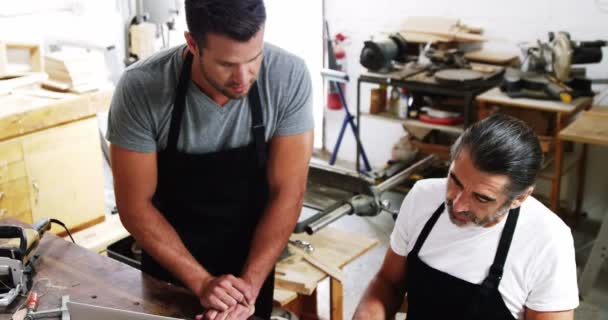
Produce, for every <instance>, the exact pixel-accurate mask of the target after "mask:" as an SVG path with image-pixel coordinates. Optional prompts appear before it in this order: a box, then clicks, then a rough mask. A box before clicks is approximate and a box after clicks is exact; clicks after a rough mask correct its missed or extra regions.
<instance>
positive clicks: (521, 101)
mask: <svg viewBox="0 0 608 320" xmlns="http://www.w3.org/2000/svg"><path fill="white" fill-rule="evenodd" d="M475 99H476V100H477V101H479V102H485V103H488V104H490V105H491V104H492V103H496V104H499V105H504V106H509V107H516V108H525V109H536V110H541V111H549V112H559V113H562V114H571V113H573V112H576V111H578V110H581V109H582V108H583V107H585V106H587V105H589V104H591V102H592V101H593V98H592V97H579V98H577V99H575V100H574V101H572V102H571V103H563V102H561V101H553V100H540V99H531V98H518V99H514V98H510V97H509V96H507V95H506V94H505V93H503V92H502V91H500V89H499V88H492V89H490V90H488V91H486V92H484V93H482V94H481V95H478V96H477V97H476V98H475Z"/></svg>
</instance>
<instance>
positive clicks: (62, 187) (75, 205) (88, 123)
mask: <svg viewBox="0 0 608 320" xmlns="http://www.w3.org/2000/svg"><path fill="white" fill-rule="evenodd" d="M111 97H112V89H111V88H108V89H105V90H100V91H96V92H91V93H87V94H82V95H76V94H66V93H58V92H53V91H47V90H43V89H40V88H39V87H36V86H34V87H23V88H18V89H14V90H12V91H11V93H10V94H8V95H0V218H6V217H12V218H16V219H18V220H20V221H23V222H25V223H32V222H34V221H36V220H38V219H39V218H42V217H49V218H57V219H59V220H62V221H63V222H65V223H66V224H67V226H68V227H69V228H70V229H71V230H78V229H83V228H86V227H87V226H90V225H93V224H96V223H99V222H101V221H103V219H104V216H105V204H104V191H103V181H104V180H103V158H102V154H101V146H100V134H99V128H98V124H97V117H96V114H97V113H99V112H102V111H106V110H108V108H109V106H110V100H111ZM61 231H63V230H61V229H58V228H56V227H54V229H53V232H61Z"/></svg>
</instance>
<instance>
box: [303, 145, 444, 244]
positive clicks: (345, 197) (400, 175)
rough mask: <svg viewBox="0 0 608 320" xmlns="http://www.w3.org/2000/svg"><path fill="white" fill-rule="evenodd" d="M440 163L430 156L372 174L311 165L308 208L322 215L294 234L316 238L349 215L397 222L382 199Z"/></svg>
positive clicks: (318, 215) (395, 164)
mask: <svg viewBox="0 0 608 320" xmlns="http://www.w3.org/2000/svg"><path fill="white" fill-rule="evenodd" d="M438 161H439V159H438V158H437V157H436V156H435V155H429V156H425V157H423V158H422V159H420V160H418V161H416V162H414V163H413V164H408V163H403V162H397V163H394V164H392V165H391V166H389V167H387V168H386V169H384V170H380V171H375V172H372V173H370V174H359V173H356V172H352V171H349V170H345V169H341V168H337V167H331V166H327V165H325V164H322V163H311V165H310V169H309V173H308V186H307V191H306V195H305V199H304V206H305V207H307V208H311V209H314V210H318V212H317V213H315V214H313V215H312V216H310V217H308V218H306V219H304V220H302V221H300V222H298V224H297V225H296V228H295V231H294V232H295V233H302V232H306V233H308V234H313V233H315V232H317V231H319V230H320V229H322V228H324V227H326V226H328V225H329V224H331V223H332V222H334V221H336V220H338V219H340V218H341V217H344V216H346V215H357V216H362V217H371V216H377V215H378V214H380V213H381V212H383V211H386V212H388V213H390V214H392V215H393V217H395V218H396V216H397V212H396V211H395V210H393V209H392V208H391V206H390V202H389V201H386V200H383V199H382V195H383V194H384V193H385V192H387V191H389V190H391V189H393V188H394V187H396V186H398V185H400V184H403V183H404V182H405V181H406V180H407V179H409V178H410V177H411V176H412V175H413V174H415V173H419V172H422V171H423V170H425V169H428V168H429V167H431V166H433V165H434V164H437V163H438Z"/></svg>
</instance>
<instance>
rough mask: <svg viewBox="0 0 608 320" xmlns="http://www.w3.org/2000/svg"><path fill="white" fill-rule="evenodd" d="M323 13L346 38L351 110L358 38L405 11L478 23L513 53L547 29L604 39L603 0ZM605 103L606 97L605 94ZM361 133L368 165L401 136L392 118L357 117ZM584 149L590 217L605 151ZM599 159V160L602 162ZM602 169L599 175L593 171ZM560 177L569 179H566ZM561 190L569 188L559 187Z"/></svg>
mask: <svg viewBox="0 0 608 320" xmlns="http://www.w3.org/2000/svg"><path fill="white" fill-rule="evenodd" d="M325 9H326V11H325V12H326V17H327V19H328V21H329V23H330V28H331V32H332V33H333V34H335V33H337V32H342V33H345V34H346V35H347V36H349V37H350V39H351V43H350V45H349V46H348V47H347V57H348V62H347V65H348V69H349V70H348V73H349V75H350V76H351V79H352V80H351V83H350V84H349V85H348V87H347V101H348V104H349V107H350V109H351V110H352V111H353V112H354V110H355V107H356V105H355V103H356V79H357V76H358V75H359V74H360V73H362V72H364V71H365V70H364V68H363V67H362V66H361V65H360V64H359V61H358V59H359V53H360V52H361V48H362V47H363V41H365V40H367V39H369V38H370V36H372V35H376V34H378V33H382V32H388V33H390V32H395V31H397V30H398V27H399V24H400V23H401V22H402V21H403V20H404V19H406V18H407V17H408V16H447V17H455V18H460V19H462V21H463V22H464V23H466V24H469V25H475V26H480V27H483V28H484V30H485V35H486V36H487V37H489V38H491V41H490V42H489V43H487V44H486V45H487V46H488V47H492V48H497V49H502V50H507V51H511V52H516V53H517V52H519V50H518V48H517V47H516V44H517V43H518V42H521V41H533V40H535V39H538V38H540V39H543V40H546V39H547V33H548V32H549V31H560V30H566V31H569V32H570V33H571V34H572V36H573V38H574V39H578V40H596V39H608V1H607V0H582V1H574V0H535V1H529V0H511V1H502V0H501V1H498V0H486V1H475V0H461V1H447V0H425V1H396V0H375V1H365V0H350V1H344V0H326V1H325ZM604 56H605V58H604V61H603V62H602V64H601V65H591V66H590V67H589V68H588V72H589V75H590V76H591V77H595V78H608V50H606V48H604ZM371 88H373V86H372V85H367V86H365V85H364V86H362V90H361V91H362V92H361V104H362V109H363V110H364V111H365V110H369V100H370V99H369V90H370V89H371ZM605 100H606V101H605V103H606V104H608V98H606V99H605ZM326 116H327V139H326V141H325V142H326V145H327V147H328V148H329V149H330V150H331V148H332V147H333V145H334V143H335V141H336V138H337V132H338V129H339V126H340V124H341V121H342V116H343V112H341V111H328V112H327V114H326ZM361 130H362V132H361V135H362V139H363V144H364V147H365V149H366V151H367V153H368V157H369V158H370V161H371V162H372V165H374V166H381V165H383V164H384V163H385V161H386V160H387V159H388V158H389V157H390V150H391V147H392V144H393V143H394V142H395V141H396V140H397V139H398V138H399V137H400V136H402V135H403V130H402V129H401V127H400V125H399V124H397V123H393V122H387V121H381V120H375V119H371V118H368V117H364V118H362V124H361ZM590 149H591V150H590V153H589V163H588V168H589V171H590V172H589V173H590V174H589V175H588V179H587V183H586V198H585V204H584V209H586V210H588V211H590V213H591V214H592V215H593V216H598V215H600V213H601V210H605V209H606V207H607V206H608V199H605V195H606V193H607V190H608V176H606V175H605V174H603V173H604V172H603V171H605V170H603V169H602V164H603V163H605V160H606V159H607V158H608V150H606V149H601V148H599V147H591V148H590ZM354 154H355V144H354V139H353V138H352V134H351V133H350V132H347V135H346V138H345V139H344V141H343V144H342V147H341V151H340V153H339V158H342V159H345V160H348V161H354V160H355V156H354ZM602 160H603V161H602ZM597 173H602V174H597ZM565 181H574V179H566V180H565ZM565 189H566V190H569V189H572V188H568V186H565Z"/></svg>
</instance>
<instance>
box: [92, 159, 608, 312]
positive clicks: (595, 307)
mask: <svg viewBox="0 0 608 320" xmlns="http://www.w3.org/2000/svg"><path fill="white" fill-rule="evenodd" d="M104 165H105V170H104V171H105V175H106V179H105V181H106V182H105V183H106V187H105V191H106V205H107V209H108V213H109V212H110V211H111V210H112V209H113V208H114V193H113V187H112V178H111V174H110V169H109V167H108V166H107V164H104ZM388 198H390V200H391V202H400V196H398V195H394V194H393V195H388ZM397 207H398V205H397ZM393 224H394V221H393V218H392V216H390V215H389V214H388V213H382V214H380V215H379V216H376V217H366V218H363V217H356V216H354V217H353V216H346V217H344V218H342V219H340V220H338V221H336V222H334V223H333V224H332V227H335V228H340V229H343V230H346V231H350V232H356V233H359V234H361V235H365V236H368V237H373V238H375V239H378V240H379V244H378V246H376V247H375V248H374V249H372V250H370V251H369V252H367V253H366V254H365V255H363V256H362V257H360V258H359V259H357V260H355V261H353V262H352V263H350V264H349V265H348V266H346V267H345V269H344V272H345V274H346V278H347V281H346V283H344V319H350V318H352V315H353V312H354V310H355V308H356V306H357V303H358V301H359V299H360V297H361V295H362V294H363V291H364V290H365V288H366V286H367V284H368V283H369V281H370V279H371V278H372V277H373V276H374V274H375V273H376V272H377V270H378V269H379V268H380V265H381V263H382V260H383V258H384V254H385V253H386V250H387V248H388V245H389V237H390V233H391V231H392V229H393ZM596 232H597V224H593V223H582V224H581V225H580V228H577V230H575V231H574V232H573V234H574V238H575V246H576V247H577V248H578V247H580V246H583V245H584V244H585V243H587V242H588V241H589V240H590V239H593V237H594V235H595V233H596ZM588 254H589V249H586V250H581V251H577V263H578V265H579V269H581V268H582V267H581V266H582V265H583V263H584V262H585V261H586V257H587V255H588ZM318 294H319V296H318V309H319V315H320V317H321V318H322V319H329V282H328V281H324V282H322V283H321V284H320V285H319V287H318ZM575 319H577V320H608V266H606V265H605V266H604V268H603V270H602V272H601V274H600V276H599V277H598V280H597V281H596V284H595V287H594V289H593V291H592V292H591V294H590V296H589V298H588V299H586V300H585V301H582V302H581V305H580V307H579V308H578V309H577V310H576V314H575Z"/></svg>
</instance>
